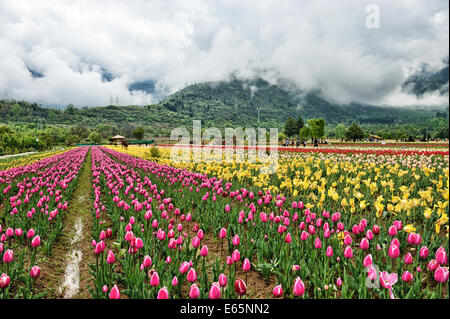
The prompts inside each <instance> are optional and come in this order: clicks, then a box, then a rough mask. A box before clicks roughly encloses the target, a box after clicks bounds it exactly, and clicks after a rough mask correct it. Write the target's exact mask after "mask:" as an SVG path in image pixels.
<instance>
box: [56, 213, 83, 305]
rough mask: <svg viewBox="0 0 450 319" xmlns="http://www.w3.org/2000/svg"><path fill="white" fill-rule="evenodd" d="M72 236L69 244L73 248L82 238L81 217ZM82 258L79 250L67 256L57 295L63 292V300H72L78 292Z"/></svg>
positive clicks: (74, 250)
mask: <svg viewBox="0 0 450 319" xmlns="http://www.w3.org/2000/svg"><path fill="white" fill-rule="evenodd" d="M74 231H75V233H74V235H73V237H72V238H71V239H70V244H71V246H73V245H74V244H76V243H78V242H79V241H80V240H81V239H82V238H83V223H82V220H81V217H78V218H77V220H76V222H75V225H74ZM82 257H83V253H82V252H81V250H78V249H73V250H72V252H71V253H70V255H68V256H67V259H68V263H67V266H66V271H65V273H64V282H63V283H62V285H61V286H60V287H59V293H60V294H61V293H62V292H63V290H64V298H72V297H73V296H75V295H76V294H77V293H78V291H79V290H80V266H79V263H80V262H81V259H82Z"/></svg>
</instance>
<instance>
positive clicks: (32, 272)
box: [30, 266, 41, 279]
mask: <svg viewBox="0 0 450 319" xmlns="http://www.w3.org/2000/svg"><path fill="white" fill-rule="evenodd" d="M40 273H41V268H39V267H38V266H33V267H31V270H30V276H31V277H32V278H34V279H36V278H37V277H39V274H40Z"/></svg>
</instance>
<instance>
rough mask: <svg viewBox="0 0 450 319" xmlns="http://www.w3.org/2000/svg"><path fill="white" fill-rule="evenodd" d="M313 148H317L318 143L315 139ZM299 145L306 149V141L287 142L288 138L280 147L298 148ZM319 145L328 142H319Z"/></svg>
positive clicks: (294, 140)
mask: <svg viewBox="0 0 450 319" xmlns="http://www.w3.org/2000/svg"><path fill="white" fill-rule="evenodd" d="M313 142H314V147H319V141H318V140H317V139H314V141H313ZM300 144H302V145H303V147H306V140H301V141H300V139H298V138H297V139H292V140H289V139H288V138H287V139H285V140H284V142H282V143H281V145H282V146H284V147H288V146H297V147H300ZM320 144H328V142H327V141H326V140H325V141H320Z"/></svg>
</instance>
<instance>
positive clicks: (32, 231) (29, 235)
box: [27, 228, 36, 239]
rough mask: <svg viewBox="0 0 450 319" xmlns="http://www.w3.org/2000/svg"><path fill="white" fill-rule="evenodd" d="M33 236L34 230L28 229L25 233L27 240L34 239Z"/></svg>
mask: <svg viewBox="0 0 450 319" xmlns="http://www.w3.org/2000/svg"><path fill="white" fill-rule="evenodd" d="M35 234H36V233H35V231H34V229H33V228H31V229H29V230H28V232H27V238H28V239H30V238H31V237H34V235H35Z"/></svg>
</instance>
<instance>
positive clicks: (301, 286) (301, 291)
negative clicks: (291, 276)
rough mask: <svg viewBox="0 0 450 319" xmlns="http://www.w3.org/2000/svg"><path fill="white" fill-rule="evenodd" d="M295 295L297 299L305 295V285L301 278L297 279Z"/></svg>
mask: <svg viewBox="0 0 450 319" xmlns="http://www.w3.org/2000/svg"><path fill="white" fill-rule="evenodd" d="M293 292H294V295H295V296H297V297H301V296H303V294H304V293H305V284H304V283H303V281H302V280H301V279H300V277H297V278H296V279H295V282H294V291H293Z"/></svg>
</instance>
